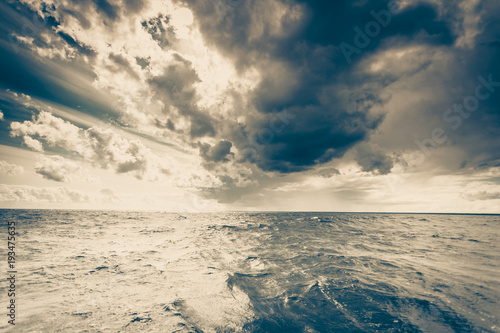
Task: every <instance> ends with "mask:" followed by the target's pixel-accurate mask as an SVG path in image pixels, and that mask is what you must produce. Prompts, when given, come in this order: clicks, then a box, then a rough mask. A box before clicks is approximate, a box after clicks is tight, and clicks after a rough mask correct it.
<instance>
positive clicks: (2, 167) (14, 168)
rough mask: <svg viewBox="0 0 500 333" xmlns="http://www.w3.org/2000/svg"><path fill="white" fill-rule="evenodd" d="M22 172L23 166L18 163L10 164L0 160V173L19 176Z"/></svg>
mask: <svg viewBox="0 0 500 333" xmlns="http://www.w3.org/2000/svg"><path fill="white" fill-rule="evenodd" d="M23 173H24V168H23V167H22V166H20V165H16V164H10V163H8V162H6V161H2V160H0V175H5V176H19V175H22V174H23Z"/></svg>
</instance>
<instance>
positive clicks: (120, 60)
mask: <svg viewBox="0 0 500 333" xmlns="http://www.w3.org/2000/svg"><path fill="white" fill-rule="evenodd" d="M109 59H110V60H111V61H113V62H114V64H115V65H116V68H111V70H113V71H114V72H118V71H122V70H123V71H125V72H127V73H128V74H129V75H130V77H132V78H134V79H136V80H139V74H137V72H136V71H135V70H134V68H133V67H132V65H131V64H130V62H129V61H128V60H127V59H126V58H125V57H124V56H122V55H120V54H114V53H111V54H110V55H109Z"/></svg>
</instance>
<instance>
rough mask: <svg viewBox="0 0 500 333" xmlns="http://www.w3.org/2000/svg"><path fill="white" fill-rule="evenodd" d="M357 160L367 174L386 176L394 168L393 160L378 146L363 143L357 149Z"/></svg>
mask: <svg viewBox="0 0 500 333" xmlns="http://www.w3.org/2000/svg"><path fill="white" fill-rule="evenodd" d="M355 160H356V162H358V164H359V166H361V170H363V171H365V172H377V173H379V174H381V175H386V174H388V173H390V172H391V169H392V167H393V166H394V162H393V159H392V158H391V157H390V156H388V155H387V153H386V152H385V151H384V150H383V149H382V148H380V147H379V146H377V145H374V144H370V143H362V144H360V145H358V146H357V147H356V152H355Z"/></svg>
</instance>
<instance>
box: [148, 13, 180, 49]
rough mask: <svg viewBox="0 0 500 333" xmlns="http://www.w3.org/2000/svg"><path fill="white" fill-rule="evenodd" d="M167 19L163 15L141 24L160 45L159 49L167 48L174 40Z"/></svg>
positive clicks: (171, 28)
mask: <svg viewBox="0 0 500 333" xmlns="http://www.w3.org/2000/svg"><path fill="white" fill-rule="evenodd" d="M169 20H170V19H169V18H168V17H167V16H165V15H163V14H161V13H160V14H158V16H156V17H153V18H150V19H149V20H146V21H143V22H141V25H142V27H143V28H144V29H145V30H146V31H147V32H148V33H149V34H150V35H151V37H152V38H153V39H154V40H155V41H156V42H157V43H158V45H160V47H161V48H167V47H169V46H170V45H171V44H172V43H173V41H175V40H176V36H175V31H174V29H173V27H172V26H169V25H168V22H169Z"/></svg>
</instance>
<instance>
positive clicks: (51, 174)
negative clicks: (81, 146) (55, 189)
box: [35, 156, 79, 182]
mask: <svg viewBox="0 0 500 333" xmlns="http://www.w3.org/2000/svg"><path fill="white" fill-rule="evenodd" d="M78 169H79V167H78V165H77V164H76V163H74V162H71V161H68V160H67V159H65V158H63V157H61V156H50V157H47V156H42V157H40V161H39V162H38V163H36V164H35V172H36V173H37V174H39V175H41V176H42V177H43V178H45V179H48V180H53V181H56V182H67V181H70V180H71V175H72V174H74V173H75V172H77V171H78Z"/></svg>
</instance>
